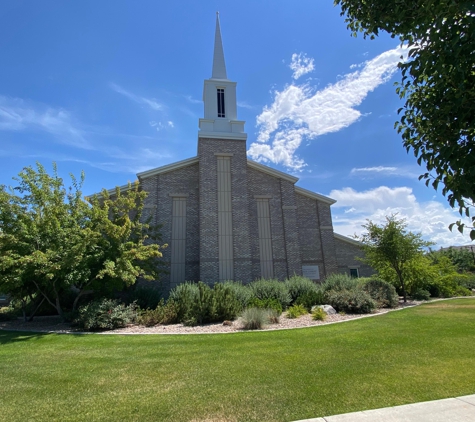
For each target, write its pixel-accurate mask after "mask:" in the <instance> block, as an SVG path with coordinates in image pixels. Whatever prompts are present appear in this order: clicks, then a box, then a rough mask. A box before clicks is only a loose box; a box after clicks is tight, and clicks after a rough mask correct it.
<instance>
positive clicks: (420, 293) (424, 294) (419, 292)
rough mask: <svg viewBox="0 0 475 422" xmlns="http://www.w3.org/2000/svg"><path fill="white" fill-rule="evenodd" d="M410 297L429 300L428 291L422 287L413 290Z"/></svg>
mask: <svg viewBox="0 0 475 422" xmlns="http://www.w3.org/2000/svg"><path fill="white" fill-rule="evenodd" d="M411 297H412V299H414V300H429V299H430V293H429V291H427V290H424V289H416V290H414V292H412V294H411Z"/></svg>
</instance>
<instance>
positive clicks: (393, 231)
mask: <svg viewBox="0 0 475 422" xmlns="http://www.w3.org/2000/svg"><path fill="white" fill-rule="evenodd" d="M363 227H364V228H365V229H366V230H367V233H364V234H363V235H362V236H361V237H360V239H359V240H360V241H361V242H362V243H363V250H364V252H365V258H364V261H365V262H366V263H367V264H369V265H370V266H372V267H373V268H374V269H376V270H378V271H380V270H384V269H385V268H387V267H390V268H391V269H392V270H393V271H394V272H395V273H396V277H397V281H398V285H399V288H400V289H401V290H402V294H403V296H404V302H406V301H407V291H406V278H405V273H406V271H407V269H408V267H409V266H410V265H411V264H412V263H413V262H414V261H415V260H417V258H419V257H421V256H422V255H423V253H424V250H423V248H424V247H427V246H430V245H431V243H430V242H426V241H424V240H422V236H421V234H420V233H412V232H407V231H406V227H407V224H406V223H405V221H404V220H398V219H397V218H396V215H391V216H389V217H386V224H384V225H382V226H378V225H377V224H374V223H373V222H372V221H368V223H367V224H365V225H363Z"/></svg>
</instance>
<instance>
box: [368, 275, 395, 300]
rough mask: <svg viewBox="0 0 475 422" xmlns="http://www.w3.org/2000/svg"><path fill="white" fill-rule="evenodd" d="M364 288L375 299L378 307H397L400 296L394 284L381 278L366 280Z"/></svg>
mask: <svg viewBox="0 0 475 422" xmlns="http://www.w3.org/2000/svg"><path fill="white" fill-rule="evenodd" d="M363 290H365V291H366V292H367V293H368V294H369V295H370V296H371V297H372V298H373V299H374V301H375V302H376V306H377V307H378V308H395V307H396V306H398V304H399V296H398V294H397V292H396V289H395V288H394V286H393V285H392V284H390V283H388V282H386V281H383V280H381V279H379V278H375V277H374V278H369V279H367V280H365V281H364V284H363Z"/></svg>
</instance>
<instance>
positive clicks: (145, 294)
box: [129, 285, 162, 309]
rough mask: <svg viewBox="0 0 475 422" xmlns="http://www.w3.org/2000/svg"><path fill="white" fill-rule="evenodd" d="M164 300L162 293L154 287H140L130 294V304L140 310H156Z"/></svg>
mask: <svg viewBox="0 0 475 422" xmlns="http://www.w3.org/2000/svg"><path fill="white" fill-rule="evenodd" d="M161 299H162V294H161V291H160V290H159V289H157V288H155V287H152V286H146V285H139V286H136V287H135V289H134V290H133V291H132V292H131V294H130V299H129V300H130V302H135V303H136V304H137V306H138V307H139V308H140V309H155V308H156V307H157V306H158V304H159V303H160V300H161Z"/></svg>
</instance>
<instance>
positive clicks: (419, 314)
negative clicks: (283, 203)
mask: <svg viewBox="0 0 475 422" xmlns="http://www.w3.org/2000/svg"><path fill="white" fill-rule="evenodd" d="M474 354H475V299H472V298H470V299H456V300H448V301H441V302H435V303H431V304H426V305H422V306H419V307H416V308H410V309H405V310H402V311H397V312H391V313H389V314H386V315H382V316H377V317H374V318H366V319H361V320H355V321H350V322H347V323H343V324H335V325H327V326H321V327H313V328H306V329H298V330H289V331H274V332H245V333H237V334H223V335H188V336H185V335H168V336H160V335H150V336H145V335H143V336H142V335H135V336H120V335H99V334H93V335H55V334H45V335H43V334H36V333H25V332H6V331H0V419H1V420H5V421H29V420H31V421H33V420H34V421H79V420H80V421H106V420H107V421H121V420H136V421H162V420H164V421H224V420H226V421H251V420H255V421H266V420H272V421H291V420H296V419H304V418H310V417H317V416H324V415H330V414H338V413H344V412H351V411H356V410H363V409H370V408H379V407H385V406H393V405H400V404H404V403H411V402H417V401H424V400H434V399H440V398H445V397H453V396H458V395H465V394H473V393H475V356H474Z"/></svg>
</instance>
